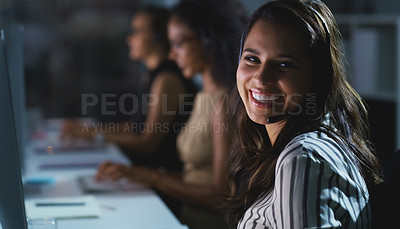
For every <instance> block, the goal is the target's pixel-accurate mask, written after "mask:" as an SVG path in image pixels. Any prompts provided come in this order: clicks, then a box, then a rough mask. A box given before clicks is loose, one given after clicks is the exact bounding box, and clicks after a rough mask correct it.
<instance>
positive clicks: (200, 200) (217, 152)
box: [96, 103, 229, 208]
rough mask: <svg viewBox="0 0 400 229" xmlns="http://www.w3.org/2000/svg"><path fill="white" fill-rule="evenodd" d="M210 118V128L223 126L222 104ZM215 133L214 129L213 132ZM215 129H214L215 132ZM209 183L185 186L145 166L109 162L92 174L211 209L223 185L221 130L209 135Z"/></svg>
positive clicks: (224, 150) (224, 146)
mask: <svg viewBox="0 0 400 229" xmlns="http://www.w3.org/2000/svg"><path fill="white" fill-rule="evenodd" d="M220 109H222V110H221V111H220V112H217V113H215V115H214V117H213V118H212V123H211V125H213V126H217V125H226V121H225V110H224V109H223V107H222V103H219V104H217V110H220ZM214 130H215V129H214ZM217 130H218V129H217ZM213 145H214V146H213V150H214V152H213V182H212V183H211V184H209V185H200V184H188V183H185V182H183V180H182V178H181V176H177V175H176V174H171V173H162V172H160V171H158V170H156V169H152V168H147V167H135V166H134V167H132V166H125V165H119V164H113V163H109V162H106V163H103V164H102V165H101V166H100V167H99V169H98V173H97V175H96V178H97V180H103V179H111V180H118V179H120V178H123V177H124V178H127V179H129V180H131V181H133V182H140V183H143V184H147V185H149V186H151V187H153V188H155V189H157V190H159V191H160V192H163V193H165V194H167V195H169V196H171V197H173V198H175V199H177V200H179V201H180V202H183V203H188V204H193V205H197V206H202V207H206V208H215V207H217V206H218V205H219V197H220V194H221V193H222V191H223V189H224V186H225V180H226V179H225V178H226V163H225V161H226V160H225V158H226V155H227V152H228V147H229V139H228V133H227V132H226V130H225V131H214V132H213Z"/></svg>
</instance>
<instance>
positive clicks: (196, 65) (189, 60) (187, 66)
mask: <svg viewBox="0 0 400 229" xmlns="http://www.w3.org/2000/svg"><path fill="white" fill-rule="evenodd" d="M168 39H169V41H170V52H169V58H170V59H172V60H174V61H175V62H176V64H177V65H178V67H179V68H180V69H181V71H182V73H183V75H184V76H185V77H187V78H191V77H193V76H194V75H195V74H196V73H199V72H203V71H204V69H205V67H206V64H207V61H206V60H207V59H206V54H205V50H204V48H203V45H202V43H201V41H200V39H199V37H198V35H197V33H196V31H194V30H192V29H191V28H190V27H189V25H188V24H186V23H185V22H184V21H182V20H181V19H180V18H179V17H177V16H172V17H171V19H170V20H169V22H168Z"/></svg>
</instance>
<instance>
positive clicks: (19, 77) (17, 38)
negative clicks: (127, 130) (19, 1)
mask: <svg viewBox="0 0 400 229" xmlns="http://www.w3.org/2000/svg"><path fill="white" fill-rule="evenodd" d="M23 39H24V34H23V26H22V25H20V24H18V23H16V22H12V23H9V25H8V27H7V28H6V29H5V40H6V57H7V64H8V75H9V78H10V85H11V95H12V100H13V108H14V118H15V127H16V134H17V146H18V151H19V153H20V159H21V160H20V163H21V170H22V174H24V172H25V164H24V160H23V158H24V157H25V151H26V145H27V141H28V131H27V112H26V102H25V101H26V100H25V71H24V69H25V66H24V50H23V46H24V40H23Z"/></svg>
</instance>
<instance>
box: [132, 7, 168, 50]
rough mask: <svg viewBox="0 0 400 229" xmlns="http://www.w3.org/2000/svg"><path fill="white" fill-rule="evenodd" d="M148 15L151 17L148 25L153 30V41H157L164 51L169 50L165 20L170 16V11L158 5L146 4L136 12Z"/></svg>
mask: <svg viewBox="0 0 400 229" xmlns="http://www.w3.org/2000/svg"><path fill="white" fill-rule="evenodd" d="M138 13H144V14H146V15H149V16H150V18H151V21H150V26H151V29H152V32H153V36H154V39H155V41H157V42H158V43H159V44H160V45H161V46H162V47H163V49H164V51H165V52H166V53H168V50H169V41H168V35H167V22H168V19H169V16H170V11H169V10H168V9H166V8H163V7H160V6H153V5H147V6H144V7H143V8H141V9H140V10H138V11H137V12H136V14H138Z"/></svg>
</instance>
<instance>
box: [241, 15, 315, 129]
mask: <svg viewBox="0 0 400 229" xmlns="http://www.w3.org/2000/svg"><path fill="white" fill-rule="evenodd" d="M307 54H308V53H307V51H306V48H305V46H304V41H303V39H302V38H301V37H300V36H299V35H298V34H297V33H296V30H294V29H293V28H290V27H287V26H283V25H281V24H274V23H271V22H268V21H266V20H259V21H257V22H256V23H255V24H254V25H253V27H252V28H251V30H250V31H249V34H248V36H247V38H246V41H245V43H244V47H243V53H242V57H241V60H240V63H239V66H238V69H237V86H238V90H239V94H240V97H241V98H242V101H243V103H244V106H245V108H246V112H247V114H248V116H249V117H250V119H251V120H253V121H254V122H256V123H259V124H268V121H267V119H268V118H269V117H273V116H279V115H284V114H296V113H297V112H301V109H303V108H302V107H301V106H302V103H303V102H304V100H305V99H307V98H306V96H307V91H308V90H309V86H310V84H311V79H312V62H311V58H310V57H309V55H307Z"/></svg>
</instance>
